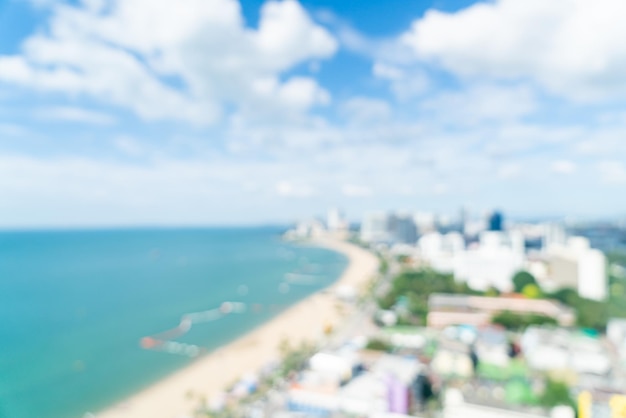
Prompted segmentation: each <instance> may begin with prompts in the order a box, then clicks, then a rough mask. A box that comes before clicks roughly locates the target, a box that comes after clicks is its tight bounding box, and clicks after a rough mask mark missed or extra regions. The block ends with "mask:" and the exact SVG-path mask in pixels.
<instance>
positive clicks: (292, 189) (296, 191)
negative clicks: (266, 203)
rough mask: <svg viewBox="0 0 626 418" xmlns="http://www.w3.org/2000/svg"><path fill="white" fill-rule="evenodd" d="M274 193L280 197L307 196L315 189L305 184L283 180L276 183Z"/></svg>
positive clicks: (312, 193)
mask: <svg viewBox="0 0 626 418" xmlns="http://www.w3.org/2000/svg"><path fill="white" fill-rule="evenodd" d="M276 193H277V194H278V195H279V196H282V197H295V198H308V197H312V196H314V195H315V190H313V188H312V187H310V186H308V185H305V184H294V183H293V182H290V181H286V180H283V181H280V182H278V183H277V184H276Z"/></svg>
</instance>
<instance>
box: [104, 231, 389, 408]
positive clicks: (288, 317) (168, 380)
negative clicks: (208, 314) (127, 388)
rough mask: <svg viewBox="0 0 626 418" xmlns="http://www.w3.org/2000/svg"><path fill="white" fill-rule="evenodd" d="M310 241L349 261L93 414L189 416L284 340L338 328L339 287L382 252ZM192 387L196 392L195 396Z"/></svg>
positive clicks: (369, 271) (373, 268) (354, 280)
mask: <svg viewBox="0 0 626 418" xmlns="http://www.w3.org/2000/svg"><path fill="white" fill-rule="evenodd" d="M307 243H308V244H312V245H316V246H320V247H323V248H327V249H329V250H331V251H335V252H339V253H341V254H343V255H345V256H346V257H347V258H348V265H347V267H346V268H345V270H344V271H343V273H342V274H341V276H340V277H338V279H337V280H336V281H335V282H333V283H332V284H331V285H330V286H328V287H326V288H324V289H321V290H319V291H317V292H315V293H313V294H312V295H310V296H308V297H307V298H305V299H304V300H302V301H300V302H298V303H296V304H295V305H293V306H291V307H289V308H288V309H287V310H286V311H284V312H282V313H280V314H279V315H278V316H276V317H274V318H272V319H271V320H269V321H268V322H266V323H264V324H262V325H260V326H259V327H257V328H255V329H253V330H252V331H250V332H248V333H247V334H244V335H242V336H241V337H239V338H237V339H236V340H235V341H233V342H231V343H228V344H227V345H225V346H222V347H220V348H218V349H217V350H215V351H213V352H212V353H209V354H207V355H206V356H203V357H200V358H198V359H197V360H196V361H194V362H193V363H192V364H190V365H188V366H186V367H185V368H183V369H181V370H178V371H176V372H174V373H173V374H171V375H169V376H167V377H165V378H164V379H162V380H159V381H157V382H155V383H154V384H152V385H151V386H149V387H147V388H146V389H144V390H142V391H140V392H138V393H135V394H133V395H131V396H130V397H128V398H126V399H125V400H123V401H122V402H119V403H118V404H116V405H113V406H112V407H110V408H107V409H105V410H103V411H101V412H99V413H97V414H95V417H97V418H145V417H150V418H183V417H187V416H189V414H190V413H192V412H193V410H194V409H195V408H196V407H198V406H199V404H200V400H199V399H200V398H202V397H204V398H205V399H207V400H209V401H210V400H211V399H212V398H213V397H215V396H217V395H219V393H221V392H222V391H223V390H224V389H225V388H226V387H227V386H228V385H230V384H232V383H234V382H235V381H236V380H238V379H240V378H241V377H242V376H244V375H245V374H247V373H256V372H257V371H258V370H259V369H261V368H262V367H263V366H265V365H266V364H268V363H269V362H271V361H273V360H276V359H278V358H279V356H280V353H279V350H278V345H279V344H280V342H281V341H282V340H284V339H288V340H289V342H290V344H292V345H295V344H299V343H300V342H303V341H317V340H319V339H320V338H321V337H322V336H323V335H324V329H325V328H326V327H328V326H329V325H331V326H332V327H333V329H336V328H337V325H338V323H340V322H341V320H342V319H343V316H344V315H342V314H340V313H339V312H338V311H337V309H336V306H337V304H338V300H337V298H336V296H335V292H336V291H337V289H338V288H339V287H341V286H352V287H354V289H355V290H357V291H358V290H359V287H360V286H362V285H363V284H365V283H367V281H368V280H369V279H370V278H372V277H373V276H374V275H375V274H376V273H377V269H378V258H377V257H376V256H375V255H374V254H372V253H371V252H369V251H367V250H365V249H363V248H360V247H358V246H356V245H354V244H351V243H348V242H345V241H341V240H338V239H335V238H332V237H324V238H316V239H313V240H310V241H308V242H307ZM190 393H192V394H193V397H192V398H191V399H190V396H189V394H190Z"/></svg>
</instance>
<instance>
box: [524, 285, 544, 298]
mask: <svg viewBox="0 0 626 418" xmlns="http://www.w3.org/2000/svg"><path fill="white" fill-rule="evenodd" d="M522 294H523V295H524V296H526V297H527V298H528V299H538V298H540V297H541V289H540V288H539V286H537V285H536V284H532V283H531V284H527V285H526V286H524V287H523V288H522Z"/></svg>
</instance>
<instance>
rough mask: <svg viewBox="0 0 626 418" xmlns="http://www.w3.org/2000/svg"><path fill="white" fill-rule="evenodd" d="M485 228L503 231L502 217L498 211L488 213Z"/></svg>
mask: <svg viewBox="0 0 626 418" xmlns="http://www.w3.org/2000/svg"><path fill="white" fill-rule="evenodd" d="M487 229H488V230H489V231H503V230H504V217H503V216H502V213H501V212H499V211H493V212H491V213H490V214H489V217H488V219H487Z"/></svg>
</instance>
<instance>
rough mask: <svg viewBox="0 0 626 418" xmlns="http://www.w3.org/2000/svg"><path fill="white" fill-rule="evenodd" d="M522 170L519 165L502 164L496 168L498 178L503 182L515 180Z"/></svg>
mask: <svg viewBox="0 0 626 418" xmlns="http://www.w3.org/2000/svg"><path fill="white" fill-rule="evenodd" d="M522 168H523V167H522V165H521V164H519V163H508V164H503V165H501V166H500V168H498V177H499V178H501V179H504V180H509V179H513V178H516V177H518V176H519V175H520V174H521V173H522Z"/></svg>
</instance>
